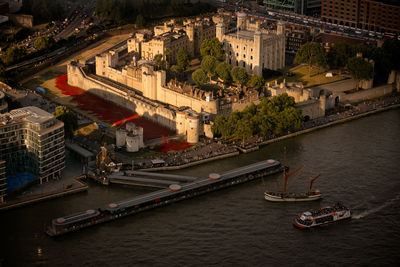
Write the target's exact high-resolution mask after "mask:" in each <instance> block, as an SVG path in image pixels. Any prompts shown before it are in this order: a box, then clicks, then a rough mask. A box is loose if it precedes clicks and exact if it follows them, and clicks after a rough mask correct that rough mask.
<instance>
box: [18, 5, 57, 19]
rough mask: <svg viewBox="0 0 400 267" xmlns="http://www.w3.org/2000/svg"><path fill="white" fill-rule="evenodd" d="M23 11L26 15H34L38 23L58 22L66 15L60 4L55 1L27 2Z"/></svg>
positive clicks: (23, 6)
mask: <svg viewBox="0 0 400 267" xmlns="http://www.w3.org/2000/svg"><path fill="white" fill-rule="evenodd" d="M22 11H23V13H24V14H30V15H33V17H34V19H35V21H36V22H37V21H39V22H47V21H51V20H58V19H60V18H61V17H62V15H63V13H64V11H63V9H62V7H61V6H60V4H59V3H58V2H57V1H54V0H25V1H23V5H22Z"/></svg>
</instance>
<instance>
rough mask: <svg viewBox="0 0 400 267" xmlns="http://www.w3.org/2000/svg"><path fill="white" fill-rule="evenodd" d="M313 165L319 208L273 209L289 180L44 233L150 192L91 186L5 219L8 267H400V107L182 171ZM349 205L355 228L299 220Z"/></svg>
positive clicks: (308, 168)
mask: <svg viewBox="0 0 400 267" xmlns="http://www.w3.org/2000/svg"><path fill="white" fill-rule="evenodd" d="M284 147H286V149H287V163H288V165H289V166H290V167H291V170H294V169H296V168H298V167H301V166H304V170H303V172H302V173H301V175H300V176H299V178H298V180H297V181H296V182H294V183H293V184H292V185H291V187H290V190H291V191H300V192H301V191H305V190H306V189H307V181H308V178H309V177H311V176H313V175H316V174H318V173H322V175H321V177H320V178H319V179H318V180H317V181H316V182H315V188H319V189H320V190H321V192H322V193H323V195H324V198H323V200H322V201H320V202H315V203H291V204H285V203H269V202H267V201H265V200H264V199H263V192H264V190H265V188H268V189H269V190H277V187H278V186H279V188H280V186H281V182H282V177H281V175H274V176H269V177H265V178H264V179H262V180H258V181H254V182H251V183H248V184H243V185H238V186H236V187H232V188H228V189H224V190H222V191H218V192H214V193H211V194H208V195H204V196H201V197H198V198H195V199H191V200H186V201H183V202H180V203H175V204H172V205H169V206H166V207H162V208H158V209H154V210H151V211H148V212H144V213H141V214H138V215H134V216H129V217H126V218H124V219H121V220H118V221H114V222H111V223H107V224H102V225H99V226H95V227H91V228H87V229H85V230H82V231H80V232H76V233H72V234H69V235H66V236H63V237H60V238H56V239H52V238H49V237H48V236H46V235H45V234H44V232H43V231H44V228H45V225H46V224H48V223H49V222H50V221H51V219H53V218H56V217H59V216H62V215H67V214H71V213H74V212H77V211H81V210H86V209H89V208H97V207H101V206H104V205H106V204H107V203H110V202H112V201H115V200H122V199H125V198H129V197H132V196H135V195H139V194H142V193H145V192H149V189H134V188H130V187H121V186H117V185H115V186H114V185H113V186H110V187H102V186H101V185H98V184H92V183H91V184H90V188H89V191H88V193H82V194H76V195H73V196H69V197H66V198H62V199H56V200H51V201H47V202H43V203H39V204H36V205H34V206H29V207H25V208H20V209H16V210H12V211H9V212H6V213H2V214H0V218H1V219H0V222H1V228H0V236H1V239H2V240H1V243H2V249H1V252H0V266H1V263H2V264H3V265H4V266H13V265H15V266H35V265H44V266H83V265H85V266H100V265H101V266H210V265H217V266H251V265H255V266H277V265H284V266H285V265H307V266H314V265H329V266H331V265H333V266H343V265H345V264H351V265H357V266H360V265H362V266H365V265H368V266H370V265H375V266H387V265H397V264H398V262H399V260H400V254H399V251H400V245H399V244H400V241H399V240H400V230H399V226H398V225H399V223H398V222H399V220H400V215H399V214H400V161H399V160H400V110H399V109H397V110H392V111H387V112H384V113H380V114H376V115H373V116H369V117H366V118H362V119H359V120H356V121H352V122H348V123H346V124H341V125H337V126H334V127H330V128H326V129H322V130H319V131H315V132H312V133H309V134H306V135H302V136H298V137H295V138H292V139H288V140H285V141H282V142H279V143H275V144H271V145H268V146H266V147H263V148H262V149H261V150H259V151H257V152H253V153H250V154H246V155H240V156H237V157H235V158H229V159H225V160H220V161H216V162H212V163H207V164H205V165H201V166H197V167H194V168H191V169H186V170H180V171H176V173H182V174H187V175H193V176H199V177H201V176H206V175H207V174H209V173H211V172H223V171H226V170H229V169H231V168H236V167H240V166H243V165H246V164H249V163H254V162H257V161H260V160H264V159H268V158H273V159H278V160H282V158H283V150H284ZM336 201H341V202H343V203H344V204H345V205H346V206H348V207H349V208H351V209H352V212H353V219H352V220H351V221H346V222H341V223H338V224H334V225H330V226H327V227H322V228H318V229H311V230H310V231H301V230H298V229H295V228H294V227H293V226H292V224H291V222H292V220H293V218H294V217H295V216H296V215H297V214H299V213H301V212H303V211H306V210H310V209H317V208H319V207H321V206H324V205H330V204H334V203H335V202H336Z"/></svg>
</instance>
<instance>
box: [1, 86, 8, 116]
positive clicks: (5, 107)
mask: <svg viewBox="0 0 400 267" xmlns="http://www.w3.org/2000/svg"><path fill="white" fill-rule="evenodd" d="M7 110H8V104H7V101H6V96H5V94H4V93H3V92H2V91H0V114H1V113H6V112H7Z"/></svg>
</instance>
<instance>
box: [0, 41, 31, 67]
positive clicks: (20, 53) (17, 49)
mask: <svg viewBox="0 0 400 267" xmlns="http://www.w3.org/2000/svg"><path fill="white" fill-rule="evenodd" d="M25 54H26V50H25V48H24V47H22V46H12V47H9V48H8V49H7V51H6V52H5V53H4V55H3V56H2V58H1V59H2V61H3V62H4V64H5V65H7V66H9V65H12V64H14V63H16V62H18V61H20V60H21V59H22V58H23V57H24V56H25Z"/></svg>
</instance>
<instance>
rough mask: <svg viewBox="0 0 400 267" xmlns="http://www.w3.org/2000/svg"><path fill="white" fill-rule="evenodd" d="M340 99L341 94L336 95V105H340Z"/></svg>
mask: <svg viewBox="0 0 400 267" xmlns="http://www.w3.org/2000/svg"><path fill="white" fill-rule="evenodd" d="M339 102H340V99H339V96H337V97H335V107H337V106H338V105H339Z"/></svg>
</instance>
